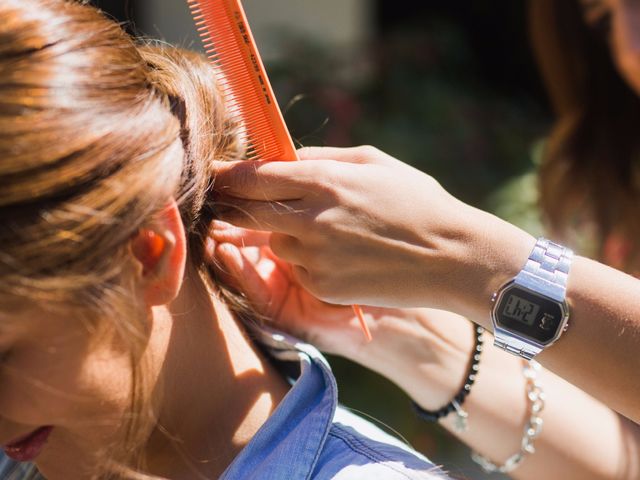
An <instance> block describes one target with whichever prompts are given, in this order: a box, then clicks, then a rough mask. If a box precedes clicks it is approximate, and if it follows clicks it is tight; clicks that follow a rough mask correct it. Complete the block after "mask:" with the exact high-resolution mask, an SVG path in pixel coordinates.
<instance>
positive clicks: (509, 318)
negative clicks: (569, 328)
mask: <svg viewBox="0 0 640 480" xmlns="http://www.w3.org/2000/svg"><path fill="white" fill-rule="evenodd" d="M494 312H495V319H496V323H497V324H498V325H499V326H501V327H503V328H506V329H507V330H511V331H515V332H517V333H518V334H520V335H523V336H525V337H528V338H530V339H532V340H535V341H536V342H539V343H542V344H547V343H549V342H551V341H552V340H553V339H554V337H555V336H556V333H557V332H558V330H559V329H560V328H562V327H561V326H562V321H563V319H564V311H563V309H562V307H561V306H560V304H559V303H558V302H555V301H553V300H549V299H547V298H545V297H542V296H540V295H539V294H536V293H532V292H530V291H528V290H526V289H524V288H522V287H519V286H517V285H511V286H510V287H507V288H506V289H505V290H504V291H503V292H502V294H501V296H500V298H499V300H498V304H497V306H496V308H495V310H494Z"/></svg>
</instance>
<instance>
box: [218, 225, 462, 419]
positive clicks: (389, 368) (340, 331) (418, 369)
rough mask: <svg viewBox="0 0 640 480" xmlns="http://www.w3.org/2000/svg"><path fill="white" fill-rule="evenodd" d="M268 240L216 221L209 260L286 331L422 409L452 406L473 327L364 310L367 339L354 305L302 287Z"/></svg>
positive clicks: (454, 319) (431, 315)
mask: <svg viewBox="0 0 640 480" xmlns="http://www.w3.org/2000/svg"><path fill="white" fill-rule="evenodd" d="M268 235H269V234H267V233H264V232H255V231H251V230H245V229H241V228H236V227H232V226H231V225H228V224H225V223H223V222H214V225H213V229H212V231H211V240H212V241H210V242H209V244H208V251H209V258H210V259H211V260H213V261H214V262H216V263H217V266H218V269H219V271H220V272H221V273H222V274H223V275H224V276H225V277H226V280H227V281H228V282H230V283H231V284H234V285H235V286H236V287H237V288H239V289H240V290H241V291H243V292H244V293H245V295H246V296H247V299H248V300H249V301H250V302H251V304H252V305H253V307H254V308H255V309H256V310H257V312H258V313H259V314H261V315H264V316H265V317H267V318H268V319H269V320H270V321H272V322H273V323H274V324H275V326H276V327H277V328H279V329H282V330H285V331H288V332H290V333H292V334H293V335H295V336H297V337H299V338H302V339H304V340H306V341H308V342H310V343H313V344H315V345H316V346H317V347H318V348H320V349H321V350H323V351H325V352H328V353H333V354H336V355H340V356H343V357H345V358H348V359H350V360H352V361H355V362H358V363H360V364H361V365H363V366H365V367H368V368H370V369H372V370H374V371H376V372H378V373H380V374H381V375H384V376H386V377H387V378H389V379H390V380H391V381H393V382H395V383H396V384H398V385H399V386H400V387H401V388H402V389H403V390H405V391H406V392H407V393H408V394H409V395H411V396H412V397H413V398H414V399H416V400H417V401H419V402H420V404H421V405H422V406H423V407H425V408H429V409H437V408H439V407H440V406H441V405H443V404H445V403H447V401H448V399H449V398H450V397H451V396H452V395H453V394H454V393H455V391H456V389H457V388H459V384H460V383H461V381H462V379H463V378H464V375H465V370H466V368H467V363H468V359H469V354H470V353H469V352H470V351H471V348H472V343H473V342H472V334H471V325H470V323H469V322H468V321H467V320H466V319H464V318H463V317H460V316H458V315H455V314H452V313H449V312H444V311H439V310H429V309H425V308H422V309H399V308H390V309H387V308H379V307H366V308H364V313H365V317H366V319H367V322H368V324H369V328H370V329H371V332H372V335H373V340H372V341H371V342H369V343H367V342H366V341H365V340H364V336H363V334H362V330H361V328H360V326H359V323H358V320H357V319H356V318H355V316H354V314H353V310H352V309H351V308H350V307H346V306H338V305H331V304H328V303H325V302H322V301H320V300H318V299H317V298H315V297H314V296H313V295H311V294H310V293H309V292H308V291H306V290H305V289H304V288H301V286H300V285H299V284H298V283H297V281H296V279H295V277H294V276H293V275H292V273H291V267H290V266H289V265H288V264H287V263H285V262H283V261H282V260H279V259H278V258H277V257H276V256H275V255H273V253H272V252H271V251H270V249H269V247H268V246H267V242H268Z"/></svg>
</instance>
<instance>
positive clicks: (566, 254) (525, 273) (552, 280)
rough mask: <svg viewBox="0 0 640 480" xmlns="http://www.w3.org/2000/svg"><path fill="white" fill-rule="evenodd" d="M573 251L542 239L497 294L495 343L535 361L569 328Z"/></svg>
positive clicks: (494, 316)
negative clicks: (569, 289)
mask: <svg viewBox="0 0 640 480" xmlns="http://www.w3.org/2000/svg"><path fill="white" fill-rule="evenodd" d="M572 258H573V251H571V250H570V249H568V248H565V247H563V246H561V245H558V244H556V243H553V242H551V241H549V240H547V239H545V238H539V239H538V241H537V242H536V244H535V246H534V247H533V251H532V252H531V255H530V256H529V259H528V260H527V263H526V264H525V266H524V268H523V269H522V270H521V271H520V272H519V273H518V274H517V275H516V276H515V277H514V278H513V279H512V280H510V281H509V282H507V283H506V284H504V285H503V286H502V287H501V288H500V289H499V290H498V291H497V292H496V293H494V294H493V297H492V302H493V306H492V308H491V321H492V323H493V329H494V337H495V339H494V345H495V346H497V347H499V348H502V349H504V350H506V351H507V352H510V353H513V354H514V355H519V356H521V357H523V358H525V359H527V360H531V359H532V358H533V357H535V356H536V355H537V354H538V353H540V352H541V351H542V350H543V349H545V348H547V347H549V346H550V345H552V344H553V343H554V342H555V341H556V340H558V338H559V337H560V335H562V333H563V332H564V331H565V330H566V329H567V327H568V321H569V305H568V304H567V302H566V299H565V294H566V290H567V276H568V274H569V268H570V266H571V260H572Z"/></svg>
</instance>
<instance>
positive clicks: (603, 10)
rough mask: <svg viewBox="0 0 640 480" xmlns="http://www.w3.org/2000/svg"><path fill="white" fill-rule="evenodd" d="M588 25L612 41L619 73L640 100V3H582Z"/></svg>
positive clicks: (628, 0) (612, 0) (626, 0)
mask: <svg viewBox="0 0 640 480" xmlns="http://www.w3.org/2000/svg"><path fill="white" fill-rule="evenodd" d="M580 4H581V6H582V9H583V15H584V20H585V23H586V24H587V25H589V26H590V27H592V28H595V29H597V30H598V31H600V32H602V34H603V35H604V36H605V38H606V39H607V40H608V42H609V44H610V48H611V55H612V58H613V60H614V62H615V64H616V67H617V69H618V72H619V73H620V75H621V76H622V78H624V80H625V81H626V82H627V84H628V85H629V86H630V87H631V88H632V89H633V90H634V91H635V92H636V94H637V95H639V96H640V1H638V0H581V2H580Z"/></svg>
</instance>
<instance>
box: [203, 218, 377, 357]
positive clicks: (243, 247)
mask: <svg viewBox="0 0 640 480" xmlns="http://www.w3.org/2000/svg"><path fill="white" fill-rule="evenodd" d="M269 236H270V234H269V233H267V232H258V231H253V230H245V229H243V228H239V227H234V226H232V225H230V224H228V223H224V222H219V221H214V222H213V224H212V229H211V232H210V237H209V239H208V243H207V253H208V257H209V259H210V261H213V263H214V265H215V266H216V267H217V268H218V271H219V274H221V275H223V276H224V278H225V280H226V281H227V282H228V283H229V284H231V285H234V286H235V287H236V288H238V290H240V291H242V292H243V293H244V294H245V295H246V297H247V299H248V300H249V302H250V303H251V304H252V306H253V307H254V308H255V309H256V311H257V312H258V313H259V314H260V315H263V316H265V317H266V318H267V319H268V320H269V321H272V322H273V323H274V324H275V326H276V328H279V329H281V330H284V331H287V332H289V333H291V334H293V335H295V336H297V337H298V338H301V339H304V340H306V341H308V342H310V343H313V344H315V345H316V346H318V348H320V349H321V350H323V351H325V352H328V353H333V354H336V355H341V356H345V357H348V358H351V359H353V358H352V355H353V354H355V352H356V351H357V350H359V349H360V348H361V347H362V346H363V345H364V344H365V339H364V336H363V334H362V329H361V328H360V326H359V323H358V320H357V318H356V317H355V315H354V312H353V309H351V308H350V307H347V306H342V305H332V304H329V303H326V302H323V301H321V300H319V299H317V298H316V297H314V296H313V295H311V294H310V293H309V292H308V291H307V290H305V289H304V288H303V287H302V286H301V285H300V284H299V283H298V281H297V280H296V278H295V276H294V275H293V273H292V269H291V265H289V264H288V263H286V262H284V261H282V260H281V259H279V258H278V257H276V256H275V255H274V254H273V252H272V251H271V249H270V248H269ZM372 310H373V309H372ZM378 310H379V309H378ZM367 317H368V319H369V320H371V316H370V315H367ZM372 328H375V326H373V325H372Z"/></svg>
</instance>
